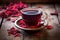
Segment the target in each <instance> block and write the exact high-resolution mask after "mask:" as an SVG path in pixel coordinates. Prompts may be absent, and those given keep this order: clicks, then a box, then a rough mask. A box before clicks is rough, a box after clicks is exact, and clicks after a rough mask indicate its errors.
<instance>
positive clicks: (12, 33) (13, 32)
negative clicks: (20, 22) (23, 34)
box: [8, 27, 20, 37]
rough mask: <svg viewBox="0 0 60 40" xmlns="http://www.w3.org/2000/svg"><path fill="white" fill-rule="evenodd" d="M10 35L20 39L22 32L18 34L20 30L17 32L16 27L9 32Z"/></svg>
mask: <svg viewBox="0 0 60 40" xmlns="http://www.w3.org/2000/svg"><path fill="white" fill-rule="evenodd" d="M8 35H9V36H10V35H14V36H15V37H19V36H20V32H18V30H16V29H15V28H14V27H12V28H11V29H10V30H8Z"/></svg>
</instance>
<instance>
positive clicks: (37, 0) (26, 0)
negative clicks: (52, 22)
mask: <svg viewBox="0 0 60 40" xmlns="http://www.w3.org/2000/svg"><path fill="white" fill-rule="evenodd" d="M20 1H22V2H24V3H59V2H60V1H59V0H0V4H3V3H4V4H5V3H10V2H14V3H16V2H20Z"/></svg>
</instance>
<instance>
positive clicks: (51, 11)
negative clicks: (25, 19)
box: [33, 4, 55, 13]
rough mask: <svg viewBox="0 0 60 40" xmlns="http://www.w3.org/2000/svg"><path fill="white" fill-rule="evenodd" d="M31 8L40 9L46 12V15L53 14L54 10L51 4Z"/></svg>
mask: <svg viewBox="0 0 60 40" xmlns="http://www.w3.org/2000/svg"><path fill="white" fill-rule="evenodd" d="M33 7H37V8H42V9H43V10H44V11H47V12H48V13H55V8H54V6H53V4H38V5H35V6H33Z"/></svg>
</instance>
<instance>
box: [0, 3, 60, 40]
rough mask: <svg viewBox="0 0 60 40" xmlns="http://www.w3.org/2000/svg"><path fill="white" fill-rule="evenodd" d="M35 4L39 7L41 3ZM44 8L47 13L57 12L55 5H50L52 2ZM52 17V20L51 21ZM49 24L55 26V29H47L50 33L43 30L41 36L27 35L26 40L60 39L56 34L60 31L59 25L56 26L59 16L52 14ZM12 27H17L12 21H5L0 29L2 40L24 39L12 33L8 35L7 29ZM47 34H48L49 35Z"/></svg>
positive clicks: (43, 6) (0, 39) (0, 38)
mask: <svg viewBox="0 0 60 40" xmlns="http://www.w3.org/2000/svg"><path fill="white" fill-rule="evenodd" d="M35 6H36V7H38V6H39V5H35ZM40 6H41V5H40ZM33 7H34V6H33ZM42 9H43V10H44V11H46V12H47V13H51V12H52V13H53V12H55V10H54V7H53V5H50V4H49V5H48V4H46V5H42ZM50 19H51V20H52V21H50ZM49 24H50V25H52V26H53V29H52V30H47V31H48V33H47V31H45V30H44V31H43V32H41V33H40V37H36V36H25V37H24V40H46V39H47V40H57V39H59V37H58V38H57V37H56V36H55V35H57V33H59V32H60V31H59V29H58V28H57V27H58V26H56V24H58V20H57V17H56V16H52V15H50V16H49ZM11 27H15V25H14V23H12V22H11V21H6V22H4V24H3V25H2V28H1V30H0V40H22V37H13V36H12V35H11V36H8V34H7V29H10V28H11ZM56 29H57V30H56ZM58 31H59V32H58ZM47 34H48V36H47ZM3 36H4V37H3ZM21 36H22V35H21Z"/></svg>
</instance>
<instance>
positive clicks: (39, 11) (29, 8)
mask: <svg viewBox="0 0 60 40" xmlns="http://www.w3.org/2000/svg"><path fill="white" fill-rule="evenodd" d="M25 10H37V11H38V12H37V14H40V13H42V11H41V10H40V9H38V8H31V7H28V8H23V9H22V10H20V11H21V13H24V12H23V11H25Z"/></svg>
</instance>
